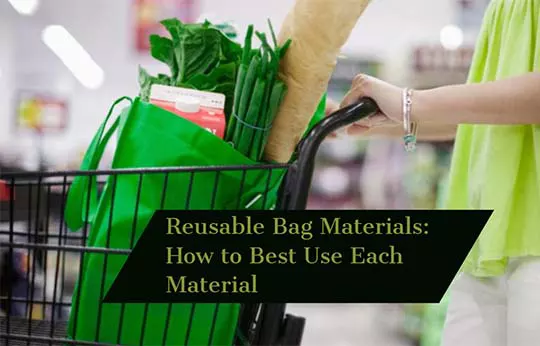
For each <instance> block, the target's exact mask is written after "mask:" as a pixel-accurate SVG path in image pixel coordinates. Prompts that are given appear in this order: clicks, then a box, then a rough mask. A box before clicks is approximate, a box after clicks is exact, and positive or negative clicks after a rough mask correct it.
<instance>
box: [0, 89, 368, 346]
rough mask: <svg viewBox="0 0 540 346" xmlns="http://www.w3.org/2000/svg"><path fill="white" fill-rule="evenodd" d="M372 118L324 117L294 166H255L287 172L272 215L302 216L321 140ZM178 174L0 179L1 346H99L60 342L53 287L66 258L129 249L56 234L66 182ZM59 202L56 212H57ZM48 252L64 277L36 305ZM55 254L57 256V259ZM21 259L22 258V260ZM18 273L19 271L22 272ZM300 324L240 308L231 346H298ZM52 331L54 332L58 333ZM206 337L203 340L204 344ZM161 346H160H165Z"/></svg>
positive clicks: (256, 307) (275, 311)
mask: <svg viewBox="0 0 540 346" xmlns="http://www.w3.org/2000/svg"><path fill="white" fill-rule="evenodd" d="M377 111H378V107H377V105H376V104H375V103H374V102H373V101H372V100H371V99H367V98H366V99H362V100H360V101H359V102H358V103H356V104H354V105H351V106H349V107H346V108H343V109H341V110H339V111H337V112H335V113H334V114H332V115H330V116H328V117H326V118H325V119H323V120H322V121H321V122H320V123H319V124H317V125H316V126H315V127H314V128H313V129H311V131H310V132H309V133H308V135H307V136H306V137H305V138H304V139H303V140H302V142H300V143H299V145H298V147H297V150H296V153H297V159H296V160H295V161H294V162H293V163H292V164H288V165H265V166H260V167H259V166H256V167H255V168H257V167H258V169H266V167H268V169H283V168H284V167H286V168H287V172H286V174H285V177H284V180H283V183H282V185H281V187H280V191H279V197H278V204H277V206H276V209H278V210H302V209H305V208H306V205H307V199H308V195H309V190H310V186H311V181H312V176H313V171H314V168H315V162H314V161H315V160H314V159H315V156H316V154H317V151H318V149H319V146H320V145H321V143H322V142H323V140H324V139H325V138H326V137H327V136H328V135H329V134H331V133H333V132H335V131H338V130H339V129H340V128H343V127H345V126H348V125H350V124H352V123H354V122H357V121H358V120H360V119H362V118H365V117H368V116H370V115H373V114H375V113H376V112H377ZM261 167H262V168H261ZM200 169H201V168H199V170H200ZM202 169H204V170H206V171H216V172H218V171H219V170H231V169H237V170H242V171H245V170H249V169H254V167H240V166H238V167H232V166H231V167H219V168H216V167H205V168H202ZM181 171H183V172H188V173H189V172H191V174H193V172H194V169H193V168H189V167H185V168H174V169H167V168H156V169H129V170H110V171H95V172H88V171H84V172H83V171H72V172H23V173H21V172H17V173H3V174H0V179H2V180H3V181H4V184H2V181H1V180H0V191H2V194H1V195H0V197H3V201H2V198H0V250H1V252H0V267H1V268H0V270H1V271H0V276H1V282H0V286H2V287H0V288H3V290H5V289H7V290H8V293H7V296H6V295H5V294H4V292H3V290H2V292H0V303H1V304H2V308H3V309H4V311H5V312H6V314H5V316H3V317H0V342H3V343H4V344H5V345H19V344H21V345H105V344H99V343H96V342H83V341H74V340H70V339H67V338H66V337H65V334H64V335H62V334H63V333H64V330H63V328H65V327H66V325H65V324H66V323H65V322H63V321H62V322H60V321H58V320H60V318H61V317H60V315H58V316H57V311H60V312H61V311H63V309H65V308H69V305H70V302H64V301H63V298H62V297H61V298H62V299H59V300H62V301H56V298H57V293H58V292H57V291H58V290H60V289H63V288H59V287H57V281H58V280H59V275H64V271H65V266H64V264H65V261H66V257H65V253H66V252H71V253H78V254H80V255H81V257H82V256H84V253H85V252H110V253H115V252H116V253H117V252H118V251H120V252H122V251H123V252H127V253H129V251H130V250H119V249H110V248H109V249H97V248H89V247H86V245H85V242H86V237H87V235H88V234H87V232H86V231H85V232H83V233H84V234H83V235H82V236H78V233H69V232H68V231H67V230H64V231H65V233H63V230H62V227H64V228H65V226H63V208H64V200H63V198H65V195H66V193H67V190H68V185H69V181H68V177H69V176H76V175H99V176H102V175H104V174H105V175H107V174H126V172H127V173H130V174H141V176H142V174H148V173H162V174H168V173H170V172H181ZM218 174H219V173H218ZM50 177H61V178H62V181H61V182H58V183H57V186H58V185H60V186H61V189H62V192H61V196H60V199H59V200H58V201H57V202H56V203H53V204H51V201H50V200H49V201H47V202H45V201H44V199H48V198H50V195H51V189H52V188H53V186H55V185H54V184H49V183H46V182H45V180H46V178H50ZM32 187H35V196H33V189H32ZM44 187H45V188H44ZM164 189H165V188H164ZM45 191H47V193H45V195H46V196H47V197H44V196H43V194H44V192H45ZM34 200H35V202H34ZM16 201H17V202H16ZM33 202H34V203H35V204H37V207H36V208H33V204H34V203H33ZM58 203H60V204H61V205H60V206H58V205H57V204H58ZM55 204H56V207H57V208H58V207H59V208H58V210H57V212H59V213H60V218H59V222H60V231H59V233H58V235H53V234H50V233H49V232H48V228H49V223H50V220H49V217H51V207H54V206H55ZM45 205H47V207H46V208H45V207H44V206H45ZM19 220H24V221H23V222H25V228H27V231H26V232H19V231H17V229H16V228H17V227H16V223H17V221H19ZM6 223H7V224H8V225H7V227H6V226H5V224H6ZM3 225H4V226H3ZM6 228H7V229H6ZM44 231H45V232H44ZM32 232H33V233H32ZM56 238H58V241H57V245H51V244H50V240H51V239H56ZM68 238H69V239H68ZM21 240H22V241H21ZM69 241H71V242H73V241H80V242H81V244H80V245H72V244H68V242H69ZM21 250H27V251H28V253H29V254H30V251H32V255H28V256H26V258H25V265H26V266H27V268H26V281H27V282H26V286H27V287H26V297H15V296H14V293H13V292H12V291H13V287H12V283H13V280H15V277H16V276H17V275H18V274H17V273H16V272H15V271H16V270H15V269H16V268H15V267H16V266H17V265H16V263H15V262H16V261H15V258H16V254H20V253H21V252H22V251H21ZM49 252H56V253H57V256H58V257H60V256H62V261H64V263H62V270H63V272H62V273H60V268H59V267H60V260H59V259H58V260H57V261H56V272H55V278H54V279H53V281H54V289H53V291H54V292H53V298H52V301H48V300H47V299H46V297H45V296H44V297H43V299H42V300H37V299H34V298H35V297H34V292H35V291H36V285H37V284H38V283H39V280H40V279H39V277H38V276H39V275H38V274H37V273H36V270H39V268H40V266H44V265H45V267H47V265H46V262H47V256H48V254H49ZM61 253H62V255H60V254H61ZM21 258H23V259H24V256H23V257H21ZM31 262H32V263H31ZM81 262H82V260H81ZM36 268H38V269H36ZM19 269H22V271H23V272H25V270H24V268H19ZM19 276H20V273H19ZM23 276H24V275H23ZM18 279H19V281H20V279H21V278H20V277H18ZM64 279H65V278H64ZM23 281H24V280H23ZM41 284H43V282H41ZM45 284H46V281H45ZM62 287H63V286H62ZM42 290H43V291H46V290H47V289H46V288H43V289H42ZM49 290H50V287H49ZM20 304H22V306H24V307H25V308H26V311H25V315H23V316H22V317H21V316H19V317H17V316H13V314H14V311H15V309H14V307H15V306H16V305H17V306H18V307H19V308H20V307H21V306H20ZM36 304H38V305H41V306H42V308H43V311H45V309H46V308H47V306H49V307H50V309H51V310H52V312H50V318H49V319H48V320H36V319H33V318H32V317H30V316H29V315H30V314H33V313H34V305H36ZM193 305H195V303H194V304H193ZM216 310H217V309H216ZM43 314H45V312H43ZM56 319H58V320H56ZM305 322H306V321H305V319H304V318H303V317H299V316H294V315H291V314H287V313H286V304H266V303H260V304H241V308H240V315H239V318H238V326H237V333H236V336H235V338H234V346H246V345H249V346H299V345H300V344H301V342H302V336H303V333H304V327H305ZM59 329H60V332H58V330H59ZM58 333H59V334H58ZM211 338H212V337H211V336H210V340H211ZM141 339H142V338H141ZM164 344H166V342H165V341H164ZM141 345H142V343H141ZM209 346H212V345H211V341H209Z"/></svg>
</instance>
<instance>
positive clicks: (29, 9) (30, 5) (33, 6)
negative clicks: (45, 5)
mask: <svg viewBox="0 0 540 346" xmlns="http://www.w3.org/2000/svg"><path fill="white" fill-rule="evenodd" d="M8 2H9V3H10V4H11V6H12V7H13V8H14V9H15V11H17V12H19V14H22V15H23V16H31V15H33V14H34V13H35V12H36V10H37V9H38V7H39V0H8Z"/></svg>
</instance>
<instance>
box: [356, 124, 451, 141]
mask: <svg viewBox="0 0 540 346" xmlns="http://www.w3.org/2000/svg"><path fill="white" fill-rule="evenodd" d="M456 132H457V125H433V124H425V125H423V126H421V127H418V133H417V138H418V140H419V141H426V142H446V141H452V140H454V138H455V137H456ZM348 134H350V135H361V136H366V137H380V138H402V137H403V127H402V126H381V127H372V128H365V127H364V128H363V127H361V126H351V127H350V128H349V130H348Z"/></svg>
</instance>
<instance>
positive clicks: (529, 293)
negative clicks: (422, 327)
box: [442, 257, 540, 346]
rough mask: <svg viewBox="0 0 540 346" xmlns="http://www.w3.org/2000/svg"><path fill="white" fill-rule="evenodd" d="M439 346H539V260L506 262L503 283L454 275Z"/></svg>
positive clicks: (464, 275)
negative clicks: (440, 345) (506, 266)
mask: <svg viewBox="0 0 540 346" xmlns="http://www.w3.org/2000/svg"><path fill="white" fill-rule="evenodd" d="M442 340H443V341H442V346H540V258H536V257H535V258H524V259H519V260H514V261H511V263H510V264H509V266H508V270H507V273H506V274H505V275H504V276H502V277H495V278H478V277H474V276H471V275H468V274H464V273H462V274H459V276H458V277H457V278H456V280H455V281H454V283H453V285H452V288H451V291H450V303H449V306H448V313H447V316H446V322H445V327H444V332H443V337H442Z"/></svg>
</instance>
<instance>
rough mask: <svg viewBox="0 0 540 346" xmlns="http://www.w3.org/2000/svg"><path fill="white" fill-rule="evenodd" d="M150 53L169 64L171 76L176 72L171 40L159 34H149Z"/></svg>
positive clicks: (176, 66)
mask: <svg viewBox="0 0 540 346" xmlns="http://www.w3.org/2000/svg"><path fill="white" fill-rule="evenodd" d="M150 53H151V55H152V57H154V58H156V59H157V60H159V61H161V62H163V63H165V64H166V65H167V66H169V69H170V71H171V75H172V76H176V75H177V74H178V65H177V64H176V59H175V57H174V51H173V41H172V40H171V39H169V38H166V37H161V36H159V35H151V36H150Z"/></svg>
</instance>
